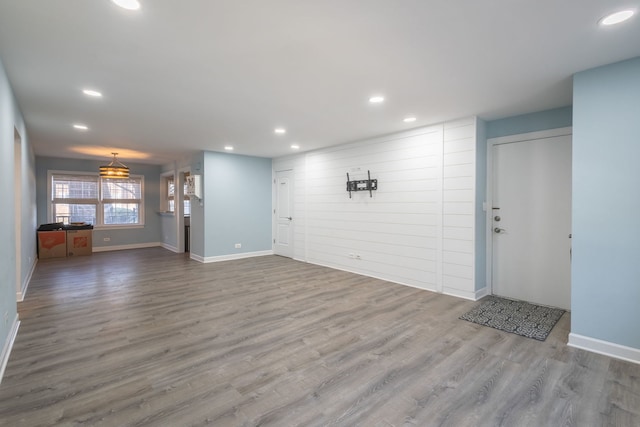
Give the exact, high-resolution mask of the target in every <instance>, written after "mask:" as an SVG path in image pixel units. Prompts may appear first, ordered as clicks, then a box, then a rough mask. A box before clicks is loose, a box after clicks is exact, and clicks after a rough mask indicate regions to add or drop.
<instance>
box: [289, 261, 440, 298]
mask: <svg viewBox="0 0 640 427" xmlns="http://www.w3.org/2000/svg"><path fill="white" fill-rule="evenodd" d="M294 260H296V261H300V262H306V263H309V264H313V265H319V266H321V267H327V268H332V269H334V270H340V271H346V272H347V273H353V274H359V275H360V276H365V277H371V278H372V279H378V280H384V281H385V282H389V283H396V284H398V285H402V286H408V287H410V288H416V289H421V290H423V291H429V292H436V293H438V291H436V290H435V288H429V287H427V286H420V285H416V284H414V283H407V282H401V281H399V280H396V279H390V278H388V277H382V276H376V275H373V274H368V273H364V272H362V271H358V270H355V269H349V268H347V267H343V266H336V265H333V264H323V263H321V262H316V261H305V260H301V259H296V258H294Z"/></svg>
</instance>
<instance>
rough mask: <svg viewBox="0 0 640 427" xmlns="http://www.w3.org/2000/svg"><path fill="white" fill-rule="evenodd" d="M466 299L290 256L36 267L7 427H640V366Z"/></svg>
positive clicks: (6, 405) (94, 259) (124, 255)
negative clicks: (521, 331)
mask: <svg viewBox="0 0 640 427" xmlns="http://www.w3.org/2000/svg"><path fill="white" fill-rule="evenodd" d="M474 304H475V303H473V302H470V301H465V300H462V299H458V298H454V297H449V296H445V295H439V294H434V293H431V292H427V291H421V290H418V289H414V288H410V287H406V286H401V285H396V284H392V283H388V282H384V281H382V280H377V279H372V278H367V277H363V276H358V275H355V274H351V273H346V272H342V271H336V270H332V269H328V268H324V267H320V266H315V265H309V264H304V263H300V262H296V261H293V260H290V259H287V258H281V257H277V256H266V257H259V258H252V259H245V260H238V261H229V262H221V263H214V264H200V263H197V262H195V261H191V260H189V259H188V258H186V257H185V256H184V255H182V254H174V253H171V252H169V251H166V250H164V249H160V248H152V249H141V250H132V251H120V252H110V253H97V254H94V255H93V256H89V257H76V258H67V259H53V260H42V261H40V262H39V263H38V266H37V269H36V271H35V274H34V276H33V279H32V281H31V284H30V286H29V289H28V292H27V297H26V300H25V302H24V303H21V304H20V305H19V312H20V318H21V321H22V324H21V326H20V330H19V332H18V337H17V339H16V342H15V346H14V348H13V352H12V353H11V358H10V360H9V364H8V366H7V369H6V373H5V378H4V380H3V382H2V384H0V425H2V426H12V427H14V426H54V425H55V426H89V425H90V426H94V425H95V426H191V425H213V426H325V425H336V426H374V427H375V426H456V427H459V426H535V427H540V426H601V425H602V426H638V425H640V381H638V378H639V377H640V366H638V365H634V364H631V363H625V362H621V361H617V360H614V359H610V358H607V357H604V356H599V355H596V354H592V353H588V352H585V351H581V350H576V349H572V348H569V347H567V346H566V345H565V343H566V342H567V335H568V332H569V315H568V314H565V315H564V317H563V318H562V319H561V320H560V323H559V324H558V325H556V327H555V329H554V330H553V331H552V333H551V336H550V337H549V338H548V339H547V340H546V341H545V342H539V341H536V340H532V339H527V338H522V337H519V336H516V335H512V334H508V333H504V332H500V331H497V330H494V329H491V328H487V327H482V326H478V325H475V324H472V323H469V322H466V321H463V320H458V316H460V315H461V314H462V313H464V312H466V311H467V310H469V309H470V308H471V307H472V306H473V305H474Z"/></svg>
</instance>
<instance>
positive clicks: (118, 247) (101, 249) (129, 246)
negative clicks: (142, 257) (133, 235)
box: [93, 242, 161, 252]
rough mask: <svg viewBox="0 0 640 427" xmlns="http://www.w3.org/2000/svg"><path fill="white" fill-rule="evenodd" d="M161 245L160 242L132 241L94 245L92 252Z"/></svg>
mask: <svg viewBox="0 0 640 427" xmlns="http://www.w3.org/2000/svg"><path fill="white" fill-rule="evenodd" d="M157 246H161V243H160V242H149V243H133V244H131V245H113V246H94V247H93V252H109V251H124V250H127V249H144V248H155V247H157Z"/></svg>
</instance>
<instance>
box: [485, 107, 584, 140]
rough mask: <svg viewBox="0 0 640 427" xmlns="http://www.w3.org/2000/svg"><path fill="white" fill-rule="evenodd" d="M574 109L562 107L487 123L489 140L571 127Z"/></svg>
mask: <svg viewBox="0 0 640 427" xmlns="http://www.w3.org/2000/svg"><path fill="white" fill-rule="evenodd" d="M571 122H572V108H571V106H569V107H561V108H554V109H552V110H544V111H537V112H535V113H530V114H522V115H518V116H512V117H506V118H504V119H499V120H492V121H489V122H487V139H489V138H498V137H501V136H507V135H518V134H520V133H527V132H537V131H540V130H547V129H557V128H563V127H569V126H571Z"/></svg>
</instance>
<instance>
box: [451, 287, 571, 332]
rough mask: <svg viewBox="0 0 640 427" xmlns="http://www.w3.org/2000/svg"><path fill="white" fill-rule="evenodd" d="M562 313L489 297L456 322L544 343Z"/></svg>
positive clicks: (556, 310) (557, 310) (548, 308)
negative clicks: (475, 324)
mask: <svg viewBox="0 0 640 427" xmlns="http://www.w3.org/2000/svg"><path fill="white" fill-rule="evenodd" d="M563 314H564V310H562V309H559V308H551V307H544V306H541V305H536V304H530V303H528V302H524V301H516V300H511V299H507V298H501V297H496V296H493V295H490V296H487V297H484V298H483V299H482V300H481V301H480V302H479V305H477V306H476V307H475V308H473V309H472V310H470V311H469V312H467V313H465V314H463V315H462V316H460V319H462V320H467V321H469V322H473V323H477V324H478V325H483V326H489V327H491V328H495V329H499V330H501V331H505V332H511V333H512V334H517V335H521V336H523V337H527V338H533V339H536V340H539V341H544V340H546V339H547V336H548V335H549V333H550V332H551V329H553V327H554V326H555V324H556V323H557V322H558V320H560V318H561V317H562V315H563Z"/></svg>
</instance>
